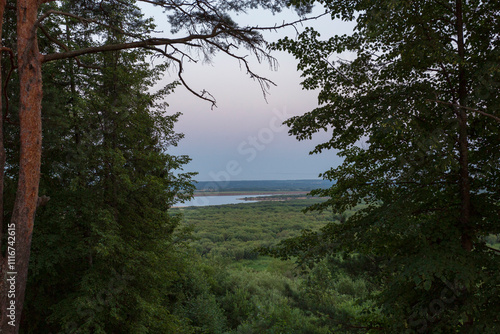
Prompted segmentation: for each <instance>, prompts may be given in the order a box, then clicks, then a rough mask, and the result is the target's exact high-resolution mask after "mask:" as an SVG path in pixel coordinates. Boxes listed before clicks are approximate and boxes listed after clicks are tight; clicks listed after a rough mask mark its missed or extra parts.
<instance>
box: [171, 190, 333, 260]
mask: <svg viewBox="0 0 500 334" xmlns="http://www.w3.org/2000/svg"><path fill="white" fill-rule="evenodd" d="M319 201H321V200H319V199H311V200H306V201H286V202H259V203H244V204H237V205H223V206H208V207H188V208H182V209H176V210H179V211H181V212H182V213H183V215H184V223H185V224H187V225H188V226H192V227H193V237H194V239H195V242H193V244H192V246H193V247H194V249H196V250H197V252H198V253H200V254H202V255H204V256H207V257H221V256H222V257H228V258H231V259H233V260H253V259H257V257H258V254H257V252H256V249H257V248H260V247H263V246H270V245H273V244H276V243H277V242H278V241H280V240H284V239H286V238H289V237H293V236H296V235H299V233H300V231H301V230H302V229H304V228H309V229H317V228H319V227H322V226H324V225H325V224H326V223H327V222H328V221H330V220H331V219H332V216H331V214H328V213H327V212H324V213H321V214H319V213H309V214H305V215H304V213H303V212H302V210H303V209H305V208H306V207H307V205H308V204H312V203H317V202H319Z"/></svg>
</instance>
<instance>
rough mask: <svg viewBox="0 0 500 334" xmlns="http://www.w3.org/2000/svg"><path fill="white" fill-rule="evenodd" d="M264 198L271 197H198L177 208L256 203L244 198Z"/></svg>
mask: <svg viewBox="0 0 500 334" xmlns="http://www.w3.org/2000/svg"><path fill="white" fill-rule="evenodd" d="M250 196H251V197H264V196H271V195H254V194H251V195H223V196H196V197H194V198H193V199H192V200H190V201H188V202H185V203H177V204H176V205H175V207H179V208H184V207H187V206H209V205H226V204H239V203H255V202H257V201H245V200H243V198H244V197H250Z"/></svg>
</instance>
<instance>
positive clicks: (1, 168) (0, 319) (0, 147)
mask: <svg viewBox="0 0 500 334" xmlns="http://www.w3.org/2000/svg"><path fill="white" fill-rule="evenodd" d="M5 4H6V0H0V307H2V309H1V310H0V325H1V324H3V323H4V319H6V316H7V312H6V307H7V306H6V305H7V304H6V300H7V289H5V287H6V283H7V282H6V280H5V279H6V277H5V272H6V270H5V269H6V265H7V261H6V258H4V254H3V252H2V231H3V186H4V172H5V147H4V143H3V110H2V106H3V105H2V96H3V92H2V89H3V81H2V62H1V55H2V52H3V51H1V50H2V28H3V15H4V12H5ZM0 328H1V327H0Z"/></svg>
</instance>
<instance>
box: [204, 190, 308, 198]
mask: <svg viewBox="0 0 500 334" xmlns="http://www.w3.org/2000/svg"><path fill="white" fill-rule="evenodd" d="M308 193H309V191H217V192H216V191H213V192H212V191H195V192H194V197H200V196H252V195H306V194H308Z"/></svg>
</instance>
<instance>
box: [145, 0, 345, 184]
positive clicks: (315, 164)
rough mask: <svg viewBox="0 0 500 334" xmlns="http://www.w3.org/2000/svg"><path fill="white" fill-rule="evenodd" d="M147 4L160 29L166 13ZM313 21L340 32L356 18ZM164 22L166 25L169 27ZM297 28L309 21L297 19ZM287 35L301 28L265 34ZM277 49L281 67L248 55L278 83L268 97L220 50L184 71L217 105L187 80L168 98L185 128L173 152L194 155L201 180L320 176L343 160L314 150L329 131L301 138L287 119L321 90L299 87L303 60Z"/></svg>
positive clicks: (308, 106) (325, 31) (260, 21)
mask: <svg viewBox="0 0 500 334" xmlns="http://www.w3.org/2000/svg"><path fill="white" fill-rule="evenodd" d="M143 10H144V12H145V14H146V15H151V16H154V17H155V18H156V21H157V23H158V29H160V30H161V29H162V25H161V21H162V20H161V16H160V14H161V13H158V12H154V11H152V10H151V8H148V7H145V8H144V9H143ZM296 19H297V16H296V15H295V14H294V13H293V12H292V11H287V12H286V13H284V14H280V15H279V16H272V15H271V14H270V13H266V12H263V11H257V12H250V13H249V14H248V15H239V16H237V17H235V20H237V21H238V22H241V23H242V24H243V23H246V24H253V25H259V26H272V25H274V24H275V23H281V22H283V21H284V20H285V21H294V20H296ZM311 22H312V23H308V25H312V26H314V27H315V28H317V30H318V31H320V33H322V36H324V37H325V38H327V37H330V36H331V35H333V34H334V33H335V34H342V33H349V32H350V31H352V28H353V25H352V24H350V23H345V22H336V21H335V22H334V21H331V19H330V18H328V17H324V18H322V19H320V20H318V21H311ZM163 29H164V30H165V31H167V32H168V27H164V28H163ZM298 29H299V30H300V29H303V27H301V26H298ZM286 35H288V36H289V37H291V38H292V37H295V36H296V31H295V29H293V28H286V29H283V30H280V31H279V32H277V33H274V32H273V33H266V34H265V37H266V39H267V40H268V41H275V40H277V39H278V38H281V37H284V36H286ZM272 55H273V56H274V57H275V58H276V59H277V60H278V63H279V67H278V69H277V70H272V69H271V68H270V67H269V65H268V64H259V63H258V62H257V61H256V60H255V59H250V64H251V66H252V69H253V70H254V72H256V73H258V74H259V75H261V76H264V77H266V78H268V79H270V80H272V81H273V82H274V83H276V86H273V87H271V88H270V90H269V94H268V95H267V96H266V98H264V96H263V93H262V90H261V88H260V85H259V83H258V82H257V81H254V80H252V79H251V78H249V76H248V75H247V74H246V71H245V70H244V69H242V68H241V67H240V66H239V64H238V62H237V61H235V60H234V59H231V58H230V57H228V56H225V55H222V54H218V55H216V56H215V57H214V59H213V61H212V63H210V64H201V63H186V64H185V65H184V79H185V80H186V82H188V83H189V85H190V86H191V88H192V89H194V90H195V91H197V92H200V91H202V90H204V89H206V90H208V91H209V92H210V93H211V94H212V95H213V96H214V97H215V98H216V100H217V108H213V109H212V108H211V104H210V103H209V102H206V101H203V100H201V99H199V98H197V97H196V96H194V95H193V94H191V93H190V92H189V91H187V89H185V88H184V87H182V86H179V87H177V88H176V90H175V92H174V93H173V94H171V95H169V96H168V97H167V98H166V101H167V102H168V104H169V106H170V107H169V110H168V111H169V112H171V113H175V112H181V113H182V116H181V117H180V120H179V122H178V123H177V124H176V131H177V132H181V133H184V135H185V138H184V139H183V140H182V141H181V142H180V143H179V145H178V147H176V148H173V149H171V150H170V153H171V154H176V155H181V154H185V155H188V156H190V157H191V159H192V161H191V162H190V163H189V164H188V165H186V166H185V168H184V171H188V172H198V173H199V174H198V175H197V176H196V177H195V179H196V180H198V181H216V182H224V181H228V180H296V179H316V178H318V177H319V174H320V173H322V172H324V171H326V170H328V169H330V168H331V167H335V166H338V165H339V164H340V163H341V161H342V160H341V159H340V158H339V157H338V156H337V155H336V152H334V151H327V152H326V151H325V152H323V153H322V154H320V155H309V152H310V151H311V150H313V149H314V146H315V144H318V143H321V142H324V141H326V140H327V139H328V138H329V135H328V134H327V133H321V134H318V135H316V136H315V137H314V138H313V140H311V141H301V142H299V141H297V140H296V139H295V138H294V137H292V136H289V135H288V128H287V127H286V126H285V125H282V123H283V121H285V120H286V119H288V118H290V117H292V116H296V115H302V114H304V113H305V112H308V111H310V110H312V109H314V108H315V107H317V92H314V91H306V90H303V89H302V88H301V86H300V82H301V77H300V72H298V71H297V68H296V66H297V61H296V60H295V59H294V58H293V57H292V56H291V55H289V54H287V53H284V52H274V53H273V54H272ZM175 78H176V72H175V71H172V73H166V74H165V76H164V78H163V80H162V82H160V83H159V85H160V86H161V85H165V84H167V83H169V82H171V81H173V80H175Z"/></svg>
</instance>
